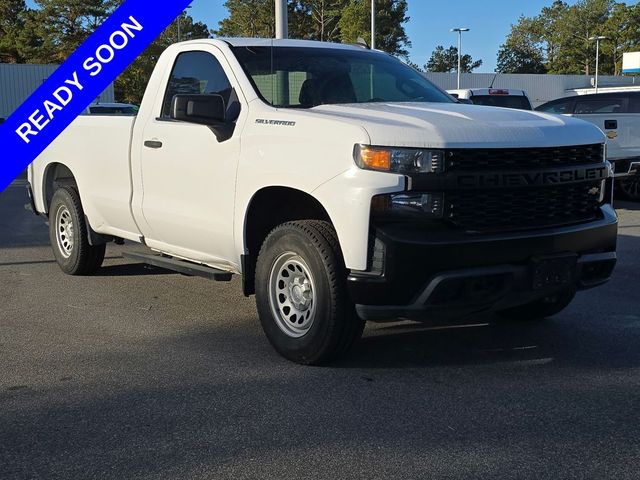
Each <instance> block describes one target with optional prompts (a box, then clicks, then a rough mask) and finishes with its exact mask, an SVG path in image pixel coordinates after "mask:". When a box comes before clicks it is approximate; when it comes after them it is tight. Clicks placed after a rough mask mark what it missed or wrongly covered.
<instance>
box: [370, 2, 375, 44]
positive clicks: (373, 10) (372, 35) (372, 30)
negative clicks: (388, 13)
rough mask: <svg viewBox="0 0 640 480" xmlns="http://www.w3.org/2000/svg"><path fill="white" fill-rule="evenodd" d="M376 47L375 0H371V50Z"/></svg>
mask: <svg viewBox="0 0 640 480" xmlns="http://www.w3.org/2000/svg"><path fill="white" fill-rule="evenodd" d="M375 49H376V0H371V50H375Z"/></svg>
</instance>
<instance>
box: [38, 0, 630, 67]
mask: <svg viewBox="0 0 640 480" xmlns="http://www.w3.org/2000/svg"><path fill="white" fill-rule="evenodd" d="M576 1H577V0H568V1H567V3H569V4H574V3H576ZM27 3H28V4H30V6H33V0H28V1H27ZM552 3H553V0H482V1H479V0H457V1H455V2H453V1H451V2H447V1H444V2H443V1H441V0H408V4H409V12H408V15H409V17H410V18H411V19H410V20H409V22H408V23H407V24H405V29H406V31H407V34H408V36H409V39H410V40H411V42H412V44H413V46H412V47H411V48H410V50H409V51H410V57H411V61H413V62H415V63H416V64H418V65H420V66H422V65H424V64H425V63H426V62H427V60H428V59H429V57H430V56H431V52H433V50H434V49H435V48H436V46H438V45H442V46H444V47H445V48H447V47H449V46H451V45H457V42H458V40H457V34H454V33H451V32H449V30H450V29H451V28H457V27H464V28H469V29H471V31H470V32H467V33H465V34H463V44H462V52H463V53H465V54H466V53H468V54H470V55H471V56H472V57H473V58H474V60H478V59H481V60H482V61H483V65H482V67H480V68H479V69H478V70H476V72H479V73H482V72H493V71H494V70H495V67H496V57H497V55H498V49H499V48H500V45H502V43H504V40H505V38H506V37H507V35H508V34H509V32H510V30H511V24H513V23H516V22H517V21H518V18H519V17H520V16H521V15H525V16H528V17H529V16H534V15H537V14H538V13H540V11H541V10H542V8H543V7H545V6H549V5H551V4H552ZM627 3H628V4H633V3H637V0H636V1H633V0H630V1H627ZM189 13H190V14H191V15H192V16H193V17H194V18H195V19H196V20H197V21H201V22H204V23H206V24H207V25H208V26H209V27H210V28H214V27H217V25H218V22H219V21H220V20H222V19H223V18H225V16H226V14H227V11H226V9H225V8H224V0H194V1H193V4H192V8H191V9H190V11H189Z"/></svg>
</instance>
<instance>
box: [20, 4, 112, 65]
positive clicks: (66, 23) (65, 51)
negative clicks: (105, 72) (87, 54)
mask: <svg viewBox="0 0 640 480" xmlns="http://www.w3.org/2000/svg"><path fill="white" fill-rule="evenodd" d="M119 3H120V1H118V0H37V1H36V4H37V5H38V7H39V9H37V10H36V11H35V13H34V16H33V18H32V19H31V20H32V28H33V29H34V33H35V35H36V36H37V37H39V39H40V46H39V48H38V49H37V51H36V52H34V57H35V58H30V61H33V62H36V63H62V62H63V61H64V60H66V59H67V58H68V57H69V56H70V55H71V54H72V53H73V52H74V51H75V50H76V49H77V48H78V47H79V46H80V45H81V44H82V43H83V42H84V41H85V40H86V38H87V37H88V36H89V35H90V34H91V33H93V32H94V31H95V30H96V29H97V28H98V26H99V25H100V24H101V23H102V22H103V21H104V20H105V19H106V18H107V17H108V16H109V15H110V14H111V13H112V12H113V10H114V9H115V8H116V6H117V5H118V4H119Z"/></svg>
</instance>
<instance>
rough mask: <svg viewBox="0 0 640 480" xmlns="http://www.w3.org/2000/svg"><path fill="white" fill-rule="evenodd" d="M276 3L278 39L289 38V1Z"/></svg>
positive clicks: (279, 0)
mask: <svg viewBox="0 0 640 480" xmlns="http://www.w3.org/2000/svg"><path fill="white" fill-rule="evenodd" d="M275 2H276V38H289V19H288V16H289V15H288V12H287V0H275Z"/></svg>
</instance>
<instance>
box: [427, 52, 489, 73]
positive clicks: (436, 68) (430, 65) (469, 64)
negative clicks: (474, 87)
mask: <svg viewBox="0 0 640 480" xmlns="http://www.w3.org/2000/svg"><path fill="white" fill-rule="evenodd" d="M481 65H482V60H475V61H474V60H473V58H472V57H471V55H468V54H465V55H462V58H461V59H460V70H461V71H462V72H463V73H470V72H473V71H474V70H475V69H476V68H478V67H480V66H481ZM424 69H425V70H426V71H427V72H447V73H451V72H457V71H458V48H457V47H449V48H447V49H446V50H445V48H444V47H443V46H442V45H438V46H437V47H436V49H435V50H434V51H433V53H432V54H431V58H430V59H429V61H428V62H427V64H426V65H425V66H424Z"/></svg>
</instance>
